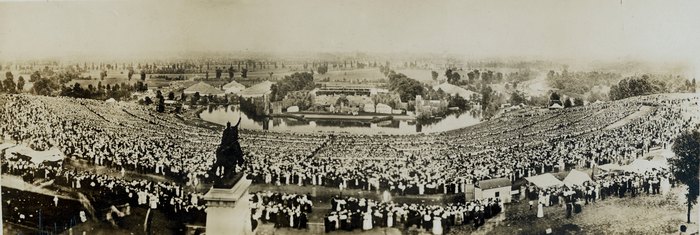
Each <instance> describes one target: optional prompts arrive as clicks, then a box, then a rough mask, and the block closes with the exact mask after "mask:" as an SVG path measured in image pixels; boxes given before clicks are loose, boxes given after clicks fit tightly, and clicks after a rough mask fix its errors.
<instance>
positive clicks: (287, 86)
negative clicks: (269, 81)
mask: <svg viewBox="0 0 700 235" xmlns="http://www.w3.org/2000/svg"><path fill="white" fill-rule="evenodd" d="M314 87H315V83H314V76H313V74H311V73H309V72H301V73H294V74H292V75H290V76H285V77H284V78H283V79H282V80H280V81H278V82H277V83H276V84H273V85H272V86H271V87H270V89H271V90H272V94H271V95H270V100H271V101H273V102H274V101H281V100H283V99H284V98H285V97H286V96H287V94H288V93H289V92H292V91H310V90H312V89H314Z"/></svg>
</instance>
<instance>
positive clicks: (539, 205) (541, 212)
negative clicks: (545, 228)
mask: <svg viewBox="0 0 700 235" xmlns="http://www.w3.org/2000/svg"><path fill="white" fill-rule="evenodd" d="M542 217H544V207H543V204H542V203H537V218H542Z"/></svg>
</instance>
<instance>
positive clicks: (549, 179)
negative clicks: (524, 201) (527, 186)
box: [525, 173, 564, 188]
mask: <svg viewBox="0 0 700 235" xmlns="http://www.w3.org/2000/svg"><path fill="white" fill-rule="evenodd" d="M525 179H526V180H527V181H529V182H530V183H533V184H535V185H536V186H537V187H539V188H549V187H552V186H562V185H564V182H561V180H559V179H557V177H554V175H552V174H550V173H545V174H541V175H537V176H532V177H526V178H525Z"/></svg>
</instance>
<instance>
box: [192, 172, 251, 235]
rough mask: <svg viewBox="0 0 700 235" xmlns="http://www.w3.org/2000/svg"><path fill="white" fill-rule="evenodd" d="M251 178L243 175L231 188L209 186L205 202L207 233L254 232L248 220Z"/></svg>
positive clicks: (212, 234) (220, 234) (221, 234)
mask: <svg viewBox="0 0 700 235" xmlns="http://www.w3.org/2000/svg"><path fill="white" fill-rule="evenodd" d="M251 182H252V181H251V180H248V179H246V176H245V175H244V176H243V178H241V179H240V180H239V181H238V182H237V183H236V184H235V185H234V186H233V187H232V188H230V189H226V188H211V189H210V190H209V192H207V194H205V195H204V200H205V201H206V202H207V225H206V226H207V228H206V233H207V235H228V234H254V233H253V231H252V230H251V229H252V225H251V221H250V216H251V215H250V207H249V203H248V202H249V201H250V195H249V193H248V187H250V184H251Z"/></svg>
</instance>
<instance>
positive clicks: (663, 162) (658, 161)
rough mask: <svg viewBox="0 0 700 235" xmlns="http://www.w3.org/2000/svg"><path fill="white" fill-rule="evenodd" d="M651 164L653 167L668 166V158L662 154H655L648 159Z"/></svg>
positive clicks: (665, 167)
mask: <svg viewBox="0 0 700 235" xmlns="http://www.w3.org/2000/svg"><path fill="white" fill-rule="evenodd" d="M649 163H651V165H653V166H654V168H657V169H658V168H663V169H667V168H668V160H667V159H666V157H664V156H656V157H654V158H653V159H651V161H649Z"/></svg>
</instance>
